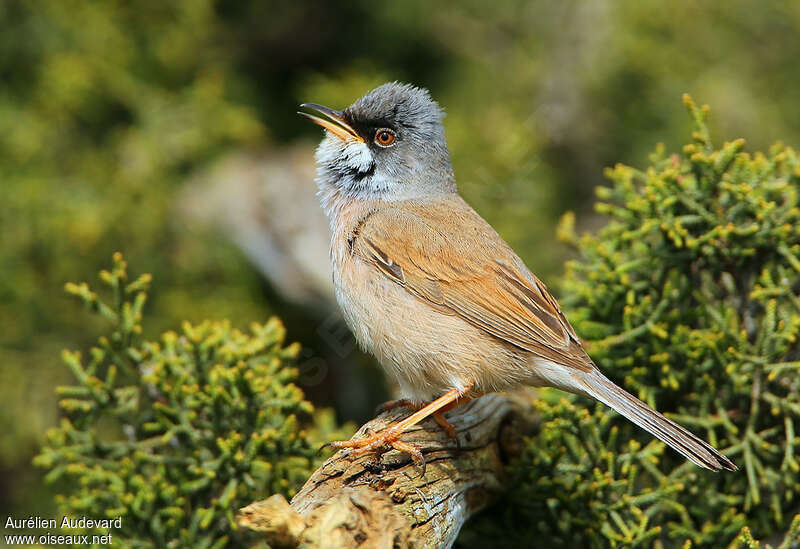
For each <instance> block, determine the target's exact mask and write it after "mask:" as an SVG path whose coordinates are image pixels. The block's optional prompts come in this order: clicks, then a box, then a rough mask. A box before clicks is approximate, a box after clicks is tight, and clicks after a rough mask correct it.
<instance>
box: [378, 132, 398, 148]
mask: <svg viewBox="0 0 800 549" xmlns="http://www.w3.org/2000/svg"><path fill="white" fill-rule="evenodd" d="M395 140H397V136H396V135H395V133H394V132H393V131H392V130H390V129H389V128H381V129H379V130H378V131H376V132H375V144H376V145H378V146H381V147H391V146H392V145H394V142H395Z"/></svg>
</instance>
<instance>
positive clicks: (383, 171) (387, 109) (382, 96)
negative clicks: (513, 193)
mask: <svg viewBox="0 0 800 549" xmlns="http://www.w3.org/2000/svg"><path fill="white" fill-rule="evenodd" d="M301 107H304V108H307V109H309V110H313V111H316V113H317V114H321V115H322V117H320V116H315V115H312V114H308V113H304V112H301V113H299V114H301V115H303V116H306V117H307V118H309V119H311V120H312V121H313V122H314V123H316V124H318V125H320V126H322V127H323V128H325V129H326V130H327V131H326V135H325V138H324V139H323V140H322V143H320V145H319V147H318V148H317V153H316V160H317V166H318V168H317V175H318V177H317V184H318V185H319V188H320V193H321V195H322V199H323V205H324V206H326V210H327V209H328V207H327V206H328V205H327V204H325V202H326V201H330V199H332V198H333V197H335V196H343V197H346V198H350V199H355V200H373V199H378V200H386V201H396V200H406V199H421V198H425V197H436V196H441V195H442V194H446V193H453V192H456V185H455V177H454V176H453V169H452V167H451V165H450V153H449V151H448V150H447V144H446V142H445V138H444V127H443V126H442V116H443V113H442V110H441V109H440V108H439V105H438V104H437V103H436V102H435V101H433V100H432V99H431V97H430V95H429V94H428V91H427V90H424V89H422V88H417V87H414V86H411V85H409V84H400V83H398V82H391V83H388V84H383V85H382V86H379V87H377V88H375V89H374V90H372V91H370V92H368V93H367V94H366V95H364V96H363V97H361V98H360V99H358V100H357V101H356V102H355V103H353V104H352V105H350V106H349V107H347V108H346V109H344V110H343V111H335V110H333V109H329V108H327V107H323V106H321V105H315V104H312V103H304V104H303V105H301Z"/></svg>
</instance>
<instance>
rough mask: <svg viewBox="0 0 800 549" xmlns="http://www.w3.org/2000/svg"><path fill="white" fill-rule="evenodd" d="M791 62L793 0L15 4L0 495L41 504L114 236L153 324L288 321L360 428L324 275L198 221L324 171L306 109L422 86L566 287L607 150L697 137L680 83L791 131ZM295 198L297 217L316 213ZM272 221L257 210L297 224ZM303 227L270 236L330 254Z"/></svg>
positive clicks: (2, 273)
mask: <svg viewBox="0 0 800 549" xmlns="http://www.w3.org/2000/svg"><path fill="white" fill-rule="evenodd" d="M798 59H800V3H797V2H757V1H755V0H750V1H745V0H732V1H729V2H724V3H722V2H693V1H688V0H686V1H679V2H671V3H669V4H668V5H667V4H666V3H663V2H658V1H655V0H644V1H641V0H639V1H635V0H622V1H617V2H610V1H606V0H598V1H589V2H579V1H565V2H522V1H514V0H505V1H498V2H491V3H490V2H483V1H477V0H474V1H463V2H453V1H445V2H438V3H435V4H433V3H429V2H422V1H419V0H416V1H409V2H402V3H401V2H383V3H376V2H369V1H367V0H362V1H355V2H347V3H338V5H336V4H334V3H332V2H324V1H300V0H298V1H293V2H278V1H269V0H267V1H263V0H260V1H257V0H241V1H233V0H217V1H213V0H173V1H172V2H156V1H150V0H141V1H138V2H122V1H113V0H107V1H90V0H82V1H76V0H35V1H23V0H3V1H2V2H0V190H2V202H0V204H1V205H0V353H2V362H1V363H0V402H2V406H0V433H2V436H0V511H2V514H4V515H9V514H13V515H15V516H28V515H30V514H40V515H47V514H49V513H50V512H52V510H53V504H52V497H51V496H50V493H49V491H48V489H47V488H46V487H44V486H43V485H42V483H41V478H40V477H41V473H40V472H39V471H36V470H34V469H33V467H32V466H31V458H32V456H33V455H34V454H35V453H36V449H37V446H38V445H39V444H40V442H41V440H42V437H43V433H44V430H45V429H46V428H47V427H48V426H50V425H52V424H54V423H55V421H56V420H57V409H56V399H55V396H54V394H53V388H54V387H55V386H56V385H57V384H60V383H64V382H66V381H67V380H68V377H67V372H66V369H65V368H64V367H63V365H62V363H61V362H60V359H59V353H60V351H61V349H62V348H65V347H66V348H85V347H86V346H87V345H88V344H90V343H91V342H92V341H93V340H94V339H95V337H96V334H97V333H98V326H97V325H95V324H94V323H95V322H96V321H95V320H93V319H92V318H90V317H89V316H88V315H86V314H85V313H83V312H82V311H81V310H80V308H79V307H76V305H75V304H74V303H73V302H72V301H71V300H69V299H68V298H67V297H66V296H65V295H64V294H63V285H64V283H65V282H66V281H70V280H85V279H90V278H91V277H93V276H94V273H95V272H96V271H97V270H99V269H100V268H103V267H105V266H107V265H108V263H109V260H110V257H111V254H112V253H113V252H115V251H121V252H123V253H124V254H125V256H126V258H127V259H128V260H129V262H130V264H131V268H132V271H134V273H133V274H134V275H135V274H137V273H138V272H142V271H146V272H150V273H152V274H153V275H154V277H155V279H156V282H157V283H156V284H155V286H154V287H155V292H154V294H153V295H152V299H151V301H150V303H149V304H148V307H149V311H150V318H151V322H150V329H151V330H153V333H151V334H146V335H148V336H150V337H152V336H155V335H156V333H158V332H161V331H162V330H164V329H167V328H171V327H175V326H177V325H178V324H179V323H180V321H181V320H183V319H187V320H190V321H193V322H198V321H200V320H202V319H204V318H213V319H219V318H223V317H227V318H230V319H231V320H232V322H233V323H234V325H237V326H246V325H247V324H248V323H249V322H250V321H253V320H258V321H263V320H265V319H266V318H267V317H268V316H269V315H271V314H278V315H280V316H281V317H282V318H283V319H284V320H285V322H286V325H287V328H288V332H289V339H290V340H298V341H300V342H302V343H303V345H304V346H305V347H306V349H307V350H306V351H305V352H306V354H305V355H304V358H303V360H304V362H303V365H304V366H306V367H307V372H306V373H307V374H308V375H307V376H306V377H305V378H304V379H305V380H306V386H305V387H304V389H306V390H307V392H308V393H309V395H310V397H311V398H312V400H314V401H315V402H317V403H318V404H320V405H333V406H335V407H336V408H337V410H338V412H339V415H340V419H342V420H351V419H352V420H356V421H360V420H363V419H364V418H365V417H367V416H369V415H370V413H371V409H372V407H373V406H374V405H375V404H377V402H379V401H380V400H382V399H383V398H384V397H385V396H386V394H387V391H388V390H387V389H386V388H385V387H384V385H383V381H382V376H381V374H380V372H379V371H378V370H377V369H376V368H374V367H373V366H372V365H371V364H370V361H369V359H368V358H366V357H364V356H362V355H360V354H359V353H357V352H355V351H354V350H353V349H352V347H353V344H352V340H351V339H350V338H349V336H348V335H347V334H346V332H344V331H343V330H342V327H341V325H340V322H339V321H338V320H337V317H336V315H335V312H334V308H333V307H332V306H331V303H330V298H329V296H326V294H325V289H324V288H322V289H320V285H319V284H316V286H315V284H314V283H309V286H310V287H312V288H314V289H312V290H307V289H306V290H302V291H299V292H295V293H291V292H288V290H286V288H287V286H286V281H285V280H284V281H281V279H280V277H281V275H280V273H278V274H277V275H276V274H275V272H274V267H275V266H276V265H277V263H276V261H282V260H281V259H280V258H281V256H280V255H279V256H277V257H278V259H276V256H274V255H273V256H271V255H269V254H266V255H263V254H262V255H259V254H258V253H257V252H254V248H253V247H252V246H249V245H248V242H249V240H248V239H247V238H245V237H243V236H242V235H243V233H242V232H241V231H239V232H237V231H236V228H235V227H234V228H233V229H232V228H231V225H230V223H228V224H226V223H225V222H208V219H207V218H208V215H206V216H205V217H204V216H203V215H199V216H198V215H194V214H192V212H193V211H195V210H197V202H198V201H199V202H202V203H203V204H202V206H203V208H204V209H205V210H206V211H208V210H211V211H213V210H214V209H215V208H216V207H217V205H218V204H219V205H220V207H222V206H221V205H222V203H223V202H224V201H220V202H217V201H216V200H214V199H212V198H209V196H211V197H214V196H216V197H220V196H222V197H225V196H228V195H231V196H234V195H236V193H237V192H240V189H239V187H238V186H237V181H239V180H244V179H246V178H247V177H249V179H248V180H252V179H253V177H251V176H250V175H248V176H246V175H242V173H243V172H247V173H248V174H251V175H252V173H253V171H254V170H255V173H257V174H261V175H257V176H256V177H255V181H256V186H258V184H259V181H260V179H259V177H263V179H264V181H265V185H266V186H269V185H272V183H269V185H267V182H268V181H272V182H273V183H274V182H275V180H276V179H277V180H278V182H280V181H281V180H282V179H286V185H287V186H290V185H291V184H292V183H293V182H294V181H292V179H300V180H303V181H304V184H305V185H306V186H307V187H308V188H313V186H312V185H311V179H312V177H313V175H312V174H313V171H311V170H312V163H313V158H312V151H313V145H314V143H315V142H316V141H318V140H319V138H320V136H321V135H320V132H319V129H318V128H316V127H315V126H312V125H310V124H308V123H307V122H305V121H303V120H302V119H300V118H299V117H297V116H296V115H295V111H296V108H297V105H298V104H299V103H301V102H303V101H312V102H315V103H322V104H327V105H330V106H332V107H335V108H341V107H344V106H346V105H347V104H349V103H350V102H352V101H353V100H354V99H355V98H357V97H358V96H360V95H361V94H363V93H364V92H366V91H367V90H368V89H370V88H371V87H373V86H374V85H377V84H380V83H382V82H384V81H387V80H401V81H408V82H412V83H415V84H417V85H420V86H424V87H427V88H429V89H430V90H431V92H432V94H433V96H434V97H435V98H436V99H437V100H438V101H439V102H440V104H441V105H442V106H444V107H445V109H446V112H447V117H446V119H445V126H446V130H447V137H448V142H449V145H450V149H451V152H452V156H453V163H454V166H455V171H456V175H457V177H458V181H459V184H460V188H461V191H462V193H463V195H464V196H465V197H466V199H467V200H468V201H469V202H470V203H472V204H473V205H474V206H475V207H476V209H477V210H478V211H479V212H480V213H481V214H482V215H484V216H485V217H486V218H487V219H488V220H489V221H490V222H491V223H492V224H493V225H494V226H495V227H496V228H497V229H498V231H499V232H500V233H501V234H502V235H503V236H504V237H505V238H506V239H507V240H508V241H509V243H510V244H511V245H512V246H513V247H514V248H515V249H517V251H518V252H519V253H520V255H521V256H522V257H523V258H524V259H525V260H526V262H527V263H528V264H529V265H530V266H531V267H532V268H533V269H534V270H536V271H537V272H538V273H539V274H540V275H541V276H542V278H543V279H544V280H545V281H546V282H547V283H548V284H549V285H550V286H552V287H554V288H555V289H556V291H557V290H558V276H559V273H560V272H561V264H562V262H563V260H564V259H565V254H566V250H565V248H563V247H561V246H560V245H559V244H557V242H556V239H555V231H554V227H555V224H556V221H557V219H558V217H559V216H560V215H561V214H562V213H563V212H564V211H566V210H570V209H571V210H576V211H577V212H578V220H579V228H583V229H591V227H592V226H593V214H592V213H591V204H592V202H593V188H594V187H595V186H596V185H597V184H599V183H601V182H602V181H603V179H602V173H603V168H604V167H606V166H609V165H613V164H615V163H617V162H624V163H628V164H632V165H634V166H641V165H643V164H644V162H645V159H646V157H647V153H648V152H649V151H651V150H652V149H653V147H654V145H655V144H656V143H657V142H664V143H665V144H666V145H667V149H668V150H670V149H675V148H676V147H678V146H679V145H680V144H681V143H683V142H685V136H686V135H687V133H688V132H689V131H690V129H691V121H690V119H689V118H688V117H687V116H686V115H685V112H684V108H683V106H682V104H681V100H680V98H681V94H682V93H683V92H689V93H691V94H692V95H693V96H694V97H695V98H696V99H697V100H698V101H701V102H705V103H709V104H710V105H711V106H712V108H713V116H712V131H713V135H714V137H715V139H716V141H717V142H721V141H723V140H727V139H733V138H735V137H739V136H742V137H745V138H746V139H747V141H748V145H749V148H751V149H765V148H767V146H768V145H769V144H771V143H772V142H773V141H776V140H783V141H785V142H787V143H789V144H794V145H797V144H799V143H800V109H798V105H800V71H798V70H797V63H798V61H797V60H798ZM243 158H244V159H247V160H246V161H243V160H241V159H243ZM237 159H238V160H237ZM206 180H217V181H218V185H217V186H216V192H217V193H218V194H216V195H213V194H212V195H208V194H204V193H206V190H204V189H205V187H204V186H203V184H201V183H202V182H203V181H206ZM198 182H200V183H198ZM270 188H271V190H270V193H273V194H269V193H267V194H264V195H259V200H261V201H266V202H270V200H271V199H270V198H269V197H270V196H273V197H274V196H275V195H274V193H275V192H276V187H275V186H274V185H273V186H272V187H270ZM277 191H278V192H280V191H281V189H280V187H278V188H277ZM286 192H287V193H289V196H290V197H291V196H292V195H291V193H292V192H294V191H293V190H292V188H291V187H287V191H286ZM219 193H221V194H219ZM198 197H200V198H199V199H198ZM306 198H307V197H306ZM299 200H300V199H299V198H298V201H299ZM290 202H292V203H294V202H295V200H294V199H293V198H290ZM301 205H302V207H301V208H298V209H296V210H293V211H292V212H293V213H292V216H293V217H292V219H293V220H294V223H296V224H297V225H298V226H301V227H302V226H306V225H308V226H314V225H313V224H311V222H310V220H311V219H312V218H316V219H317V220H318V219H319V217H318V216H319V212H318V211H317V209H316V206H315V205H313V204H310V203H302V204H301ZM203 208H201V209H203ZM234 210H235V209H234ZM312 210H313V211H312ZM265 211H267V212H268V211H269V209H268V208H267V209H266V210H265ZM187 212H189V213H187ZM305 216H308V219H309V223H306V217H305ZM315 216H316V217H315ZM211 217H212V218H213V216H211ZM233 217H234V218H235V217H236V212H235V211H234V213H233ZM256 217H258V216H256ZM263 217H264V218H263V219H261V218H259V219H257V222H258V223H255V224H254V225H253V226H255V227H259V226H263V227H266V228H265V229H264V234H270V235H273V237H274V239H277V240H280V238H281V237H282V236H285V234H283V233H285V232H286V231H282V225H286V222H285V221H280V223H277V222H273V223H272V224H270V221H271V220H272V221H274V219H275V218H274V216H269V215H265V216H263ZM198 219H206V221H205V222H201V221H198ZM217 221H219V220H217ZM259 223H260V224H261V225H259ZM276 223H277V225H278V226H276ZM322 227H323V230H324V225H323V226H322ZM251 228H252V226H251ZM292 231H294V229H292ZM256 232H258V231H256ZM290 232H291V231H290ZM295 232H296V231H295ZM293 234H294V233H293ZM317 238H318V239H320V240H321V241H324V238H327V235H325V234H322V231H319V234H317ZM289 242H294V241H289ZM304 242H305V241H303V240H300V241H299V243H298V242H294V243H293V244H286V241H284V242H283V245H282V246H281V245H278V246H277V247H278V249H283V250H284V252H286V251H287V249H288V252H287V253H289V255H291V254H292V253H293V252H292V250H293V249H294V248H295V247H298V248H301V249H315V248H314V245H317V247H319V242H316V244H314V243H311V244H309V245H308V247H306V246H305V244H304ZM318 257H319V258H321V259H320V261H321V262H324V261H326V258H325V256H324V253H318V254H317V255H313V256H312V257H311V260H310V262H311V264H314V261H315V260H316V259H315V258H318ZM308 262H309V260H308V258H306V259H305V263H304V262H303V260H301V261H300V262H299V264H300V265H301V266H302V265H307V264H308ZM271 269H273V270H271ZM302 271H303V268H302V267H300V272H302ZM284 276H285V275H284ZM309 278H310V279H314V276H313V275H309ZM317 279H319V277H318V276H317ZM315 292H316V293H315ZM316 296H319V299H316V298H315V297H316ZM301 371H302V368H301Z"/></svg>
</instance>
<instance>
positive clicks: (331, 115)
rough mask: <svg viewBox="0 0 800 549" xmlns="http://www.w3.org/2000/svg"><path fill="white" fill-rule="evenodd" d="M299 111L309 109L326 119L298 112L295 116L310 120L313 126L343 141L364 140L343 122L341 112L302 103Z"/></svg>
mask: <svg viewBox="0 0 800 549" xmlns="http://www.w3.org/2000/svg"><path fill="white" fill-rule="evenodd" d="M300 108H301V109H311V110H313V111H316V112H318V113H320V114H322V115H323V116H325V117H326V118H327V120H326V119H325V118H320V117H319V116H314V115H313V114H309V113H307V112H300V111H298V112H297V114H299V115H300V116H305V117H306V118H308V119H309V120H311V121H312V122H313V123H314V124H317V125H319V126H322V127H323V128H325V129H326V130H328V131H329V132H331V133H332V134H333V135H335V136H336V137H338V138H339V139H341V140H343V141H353V140H355V141H360V142H362V143H363V142H364V138H363V137H361V136H360V135H358V134H357V133H356V131H355V130H354V129H353V127H352V126H350V124H348V123H347V122H345V120H344V118H342V111H335V110H333V109H329V108H328V107H323V106H322V105H315V104H314V103H303V104H302V105H300Z"/></svg>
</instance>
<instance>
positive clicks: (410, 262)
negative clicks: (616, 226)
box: [352, 197, 592, 371]
mask: <svg viewBox="0 0 800 549" xmlns="http://www.w3.org/2000/svg"><path fill="white" fill-rule="evenodd" d="M352 250H353V253H354V254H356V255H358V256H360V257H361V258H362V259H364V260H366V261H368V262H371V263H372V264H373V265H375V267H376V268H377V269H379V270H380V271H381V272H382V273H383V274H384V275H385V276H386V277H388V278H389V279H391V280H393V281H395V282H397V283H398V284H400V285H402V286H403V287H404V288H406V289H407V290H408V291H409V292H411V293H412V294H414V295H416V296H418V297H420V298H421V299H425V300H427V301H429V302H430V303H431V304H433V305H436V306H437V307H439V308H440V309H443V310H445V311H446V312H448V313H451V314H456V315H459V316H461V317H462V318H464V319H465V320H466V321H468V322H469V323H471V324H473V325H474V326H477V327H478V328H481V329H482V330H484V331H486V332H488V333H490V334H492V335H493V336H496V337H498V338H500V339H502V340H504V341H507V342H508V343H511V344H513V345H515V346H517V347H519V348H521V349H525V350H527V351H530V352H532V353H535V354H537V355H539V356H542V357H544V358H548V359H550V360H554V361H556V362H558V363H561V364H565V365H569V366H573V367H575V368H578V369H581V370H585V371H588V370H590V369H591V368H592V363H591V360H590V359H589V357H588V356H587V355H586V353H585V352H584V351H583V349H582V348H581V346H580V343H579V341H578V338H577V336H576V335H575V332H574V331H573V329H572V326H570V324H569V322H568V321H567V319H566V318H565V317H564V315H563V314H562V312H561V310H560V309H559V306H558V303H557V302H556V300H555V299H554V298H553V297H552V296H551V295H550V293H549V292H548V291H547V288H546V287H545V286H544V284H543V283H542V282H541V281H540V280H539V279H538V278H536V276H534V275H533V273H531V272H530V271H529V270H528V269H527V267H525V265H524V264H523V263H522V260H520V259H519V258H518V257H517V256H516V254H514V252H513V251H512V250H511V248H510V247H509V246H508V245H507V244H506V243H505V242H504V241H503V239H502V238H500V236H499V235H498V234H497V233H496V232H495V231H494V229H492V228H491V227H490V226H489V224H488V223H486V222H485V221H484V220H483V219H482V218H481V217H480V216H479V215H478V214H477V213H475V211H474V210H472V208H470V207H469V206H468V205H467V204H466V203H465V202H464V201H463V200H461V199H460V198H458V197H453V198H452V199H450V200H448V201H446V202H437V203H435V204H431V203H427V204H409V203H408V202H406V203H404V206H403V208H402V209H399V208H386V209H382V210H379V211H377V212H374V213H373V214H372V215H370V216H369V217H368V218H367V219H366V220H365V221H364V222H363V224H362V225H361V226H360V227H359V230H358V235H357V237H356V239H355V240H354V242H353V248H352Z"/></svg>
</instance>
